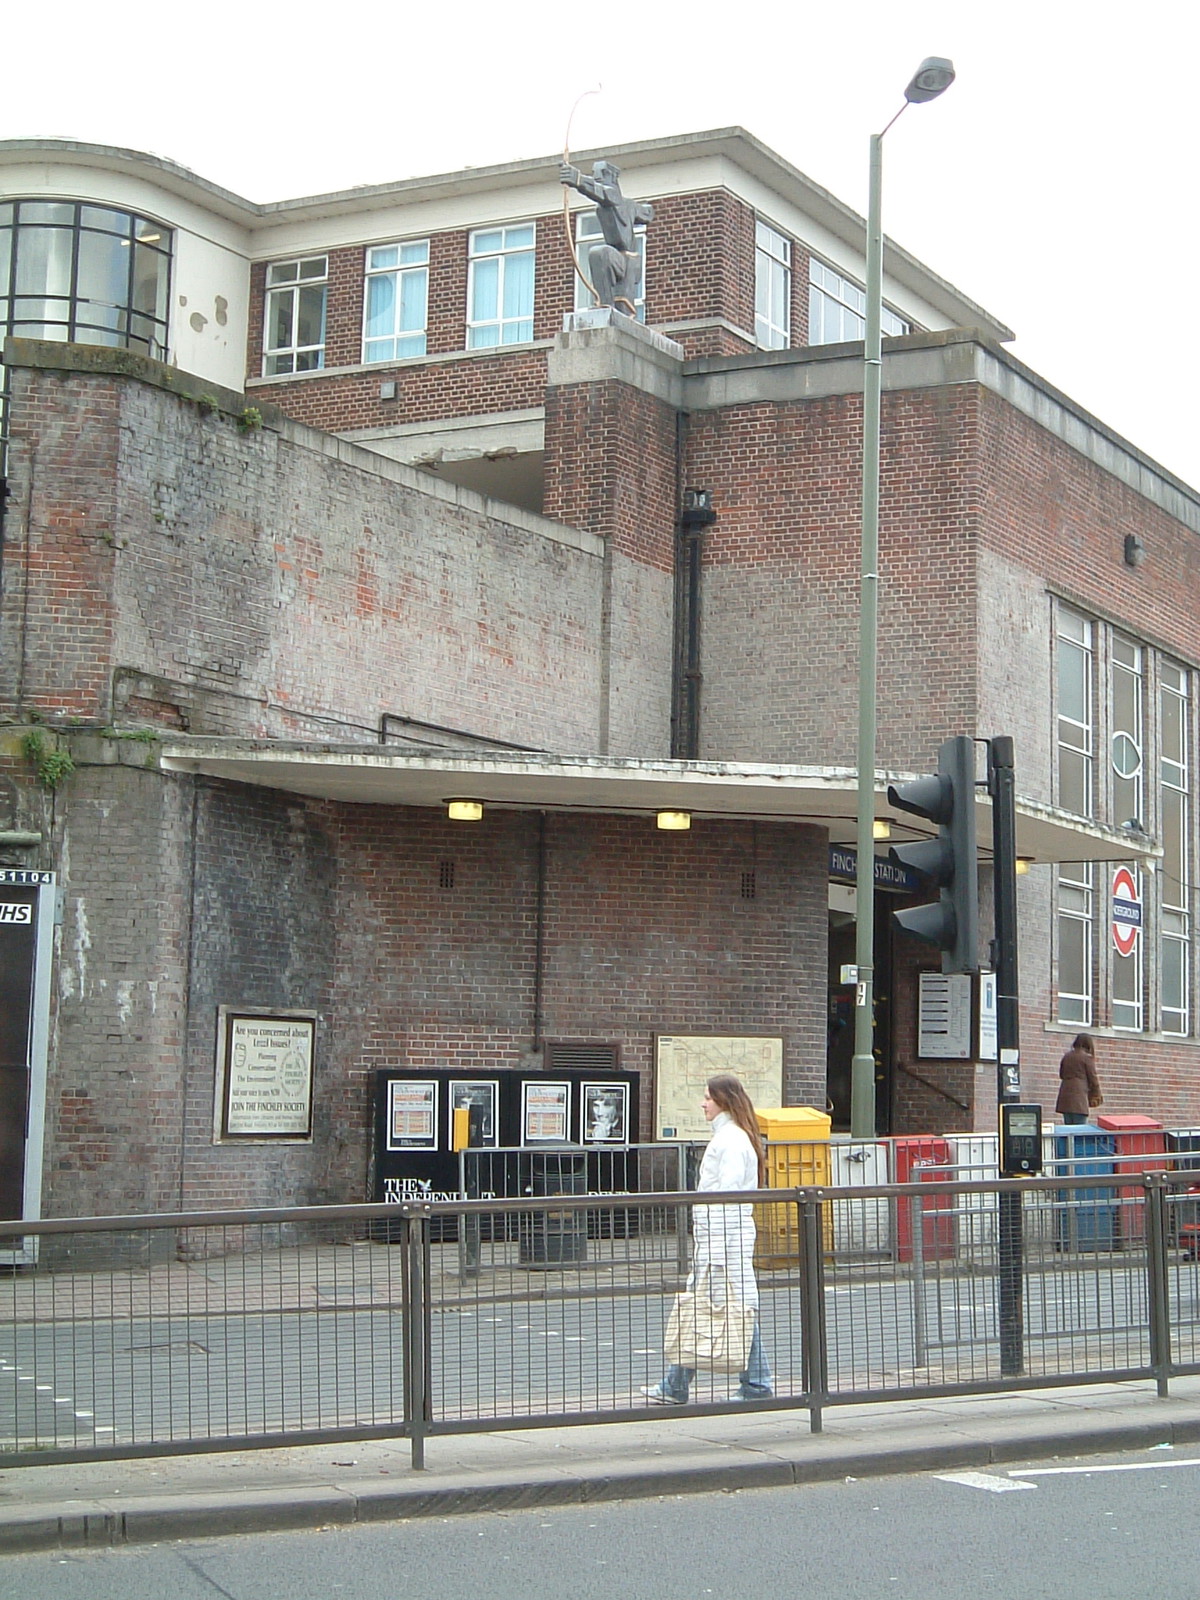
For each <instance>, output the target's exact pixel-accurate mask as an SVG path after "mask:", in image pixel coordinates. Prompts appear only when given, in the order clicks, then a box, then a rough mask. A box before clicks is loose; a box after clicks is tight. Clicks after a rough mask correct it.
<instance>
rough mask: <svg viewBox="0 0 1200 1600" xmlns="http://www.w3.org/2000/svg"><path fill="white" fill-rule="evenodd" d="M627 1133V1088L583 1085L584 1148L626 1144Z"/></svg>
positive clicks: (618, 1084) (626, 1085)
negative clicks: (586, 1146) (598, 1145)
mask: <svg viewBox="0 0 1200 1600" xmlns="http://www.w3.org/2000/svg"><path fill="white" fill-rule="evenodd" d="M628 1132H629V1085H628V1084H625V1083H585V1084H584V1085H583V1142H584V1144H627V1143H628V1142H629V1141H628Z"/></svg>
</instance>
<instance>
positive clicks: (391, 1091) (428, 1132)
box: [387, 1078, 438, 1150]
mask: <svg viewBox="0 0 1200 1600" xmlns="http://www.w3.org/2000/svg"><path fill="white" fill-rule="evenodd" d="M437 1092H438V1086H437V1083H436V1082H435V1081H434V1080H433V1079H431V1078H393V1079H392V1080H391V1082H390V1083H389V1084H388V1105H387V1147H388V1149H389V1150H436V1149H437V1142H438V1140H437Z"/></svg>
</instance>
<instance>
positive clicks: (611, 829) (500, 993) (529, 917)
mask: <svg viewBox="0 0 1200 1600" xmlns="http://www.w3.org/2000/svg"><path fill="white" fill-rule="evenodd" d="M546 830H547V833H546V874H547V876H546V900H545V935H544V960H545V970H544V976H543V989H542V1005H543V1013H542V1036H543V1037H544V1038H552V1039H601V1040H611V1041H613V1042H615V1043H617V1044H619V1046H620V1049H621V1062H622V1065H623V1066H625V1067H627V1068H629V1069H631V1070H636V1071H639V1072H641V1074H642V1077H643V1093H642V1106H641V1111H642V1131H643V1135H646V1134H648V1133H649V1131H650V1127H649V1124H650V1112H651V1101H650V1093H651V1078H650V1073H651V1067H652V1062H653V1036H654V1034H655V1033H660V1032H661V1033H717V1034H740V1033H781V1034H782V1035H783V1036H784V1039H785V1070H786V1072H787V1078H788V1085H789V1097H790V1098H791V1099H792V1100H795V1101H805V1102H807V1103H810V1104H815V1105H822V1104H823V1103H824V1081H825V1020H824V1014H825V990H824V940H825V927H824V921H825V919H824V881H823V878H822V875H821V872H820V867H821V864H822V862H823V859H824V841H823V839H822V838H821V836H820V835H819V834H818V833H816V832H815V831H811V830H801V831H800V832H799V833H797V832H796V831H795V830H793V829H790V828H780V827H775V826H764V825H760V826H759V827H757V828H755V826H754V825H753V824H750V823H731V824H719V823H711V822H698V823H697V824H696V825H695V826H693V828H692V830H691V832H690V833H689V834H687V835H676V836H673V837H670V838H668V837H667V836H666V835H663V834H659V833H658V832H657V831H656V830H655V829H654V826H653V820H652V819H651V818H648V817H647V818H623V817H611V818H603V817H600V818H597V817H572V816H566V815H551V816H549V817H548V818H547V820H546ZM444 860H450V861H453V863H454V888H453V889H451V890H444V889H441V888H439V868H440V864H441V862H442V861H444ZM340 862H341V864H340V870H339V877H338V883H339V896H340V905H339V916H338V922H339V926H340V927H341V928H342V929H343V938H342V940H341V942H340V944H339V951H338V969H339V980H338V993H337V996H336V998H335V1002H334V1006H335V1013H336V1019H337V1026H336V1028H335V1030H334V1031H335V1033H336V1036H337V1039H338V1044H337V1046H336V1049H337V1053H338V1056H339V1059H340V1060H341V1063H342V1066H343V1070H344V1072H345V1073H346V1074H347V1075H348V1077H350V1078H355V1077H357V1079H358V1081H359V1083H360V1085H361V1094H362V1096H363V1101H364V1103H365V1096H366V1093H367V1086H368V1083H369V1078H370V1074H371V1073H372V1072H373V1071H374V1070H376V1069H377V1068H380V1067H419V1066H434V1065H437V1066H443V1067H457V1066H461V1067H464V1068H465V1067H470V1068H472V1069H474V1070H480V1069H481V1068H482V1067H484V1066H485V1065H486V1066H487V1067H488V1068H490V1069H495V1068H504V1067H516V1066H520V1065H522V1064H523V1063H524V1061H525V1057H526V1054H527V1052H528V1051H529V1050H530V1049H531V1048H532V1047H533V1044H534V1031H533V1030H534V1015H533V1007H534V958H535V950H536V864H537V821H536V819H535V818H534V817H532V816H521V815H519V814H517V813H504V812H495V811H489V812H488V814H487V817H486V818H485V822H484V824H483V825H482V826H481V827H480V828H478V829H476V828H469V829H468V828H462V827H458V828H456V827H455V826H454V825H453V824H450V823H448V822H446V821H445V819H444V818H443V817H441V815H440V814H438V813H434V812H423V811H393V810H381V809H379V808H375V807H370V808H363V809H361V810H358V811H354V810H350V809H346V810H344V811H342V813H341V835H340ZM751 869H753V870H754V872H755V885H756V897H755V898H754V899H752V900H746V899H743V898H742V893H741V890H742V875H743V873H744V872H746V871H747V870H751Z"/></svg>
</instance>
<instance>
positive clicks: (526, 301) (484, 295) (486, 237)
mask: <svg viewBox="0 0 1200 1600" xmlns="http://www.w3.org/2000/svg"><path fill="white" fill-rule="evenodd" d="M534 244H535V233H534V225H533V223H532V222H525V223H520V224H519V225H516V226H513V227H506V228H481V229H479V230H478V231H476V232H475V233H473V234H472V235H471V242H470V274H469V280H468V286H467V309H468V314H467V348H468V349H470V350H480V349H487V348H488V347H489V346H494V345H502V344H523V343H525V342H526V341H528V340H530V339H532V338H533V276H534Z"/></svg>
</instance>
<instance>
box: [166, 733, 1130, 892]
mask: <svg viewBox="0 0 1200 1600" xmlns="http://www.w3.org/2000/svg"><path fill="white" fill-rule="evenodd" d="M161 764H162V768H163V770H164V771H167V772H190V773H197V774H203V775H204V776H206V777H210V778H223V779H226V780H228V781H229V782H232V783H247V784H255V785H258V786H259V787H262V788H267V789H280V790H285V791H288V792H290V793H292V794H302V795H307V796H309V797H310V798H313V799H320V800H335V801H339V802H341V803H344V804H348V805H392V806H430V807H433V806H436V807H441V806H443V805H444V804H445V802H446V801H447V800H448V799H451V798H455V797H461V798H469V799H473V800H481V801H482V802H483V803H484V805H485V806H494V807H496V808H497V809H501V810H532V811H582V812H603V813H609V814H620V815H627V816H637V815H653V814H654V813H655V812H657V811H660V810H664V811H689V812H691V813H692V815H693V817H695V818H712V819H716V820H722V819H731V820H732V819H743V820H752V821H773V822H796V823H807V824H810V825H812V826H815V827H821V828H826V829H827V830H828V832H829V838H830V842H831V843H835V844H846V843H852V842H853V840H854V837H855V814H856V780H855V774H854V771H853V769H852V768H844V767H804V766H786V767H781V766H766V765H759V764H755V763H747V762H723V761H668V760H661V761H641V760H632V759H622V758H617V757H603V756H569V755H550V754H542V753H536V754H535V753H526V752H518V753H514V752H511V751H489V750H478V751H474V750H473V751H470V752H466V753H460V752H447V751H440V750H439V751H436V752H429V753H425V754H420V755H414V754H412V753H410V752H408V751H404V752H399V751H395V750H392V749H389V748H388V747H387V746H386V745H379V746H376V745H361V744H355V745H313V744H289V743H286V742H280V741H276V740H269V741H268V740H262V741H258V740H242V739H222V738H215V739H206V738H202V737H194V738H174V739H171V738H168V739H165V740H164V741H163V744H162V747H161ZM913 776H916V774H913V773H907V772H904V773H900V772H894V773H893V772H889V773H881V774H880V775H879V778H878V780H877V783H876V795H877V799H876V806H875V815H876V816H877V817H879V818H885V817H886V818H888V819H889V821H890V822H891V823H892V838H893V839H897V840H899V839H912V838H920V837H922V836H923V833H927V832H928V831H929V830H928V829H925V830H922V828H921V826H920V823H919V819H914V818H912V817H909V816H906V815H905V814H904V813H903V812H900V811H897V810H895V809H894V808H893V807H891V806H889V805H888V803H887V798H886V788H887V785H888V784H889V783H892V782H903V781H905V780H907V779H909V778H912V777H913ZM975 814H976V831H977V834H978V839H979V847H980V850H981V852H982V853H984V854H987V853H988V852H989V851H990V848H991V840H992V821H991V802H990V800H989V798H988V796H987V795H986V793H985V792H983V791H982V790H981V791H980V792H979V798H978V801H977V805H976V813H975ZM1017 850H1018V853H1019V854H1020V855H1021V856H1023V857H1026V858H1028V859H1029V860H1030V861H1033V862H1054V861H1136V860H1143V859H1145V858H1147V857H1153V856H1155V855H1158V854H1161V850H1160V849H1159V847H1157V846H1156V845H1155V843H1154V841H1153V840H1152V839H1149V838H1148V837H1146V836H1145V835H1143V834H1139V833H1131V832H1129V831H1127V830H1126V829H1123V828H1108V827H1104V826H1101V825H1100V824H1097V823H1094V822H1090V821H1087V820H1086V819H1084V818H1081V817H1076V816H1074V815H1072V814H1071V813H1070V812H1066V811H1060V810H1057V809H1056V808H1054V807H1053V806H1048V805H1044V804H1042V803H1041V802H1039V801H1036V800H1027V799H1021V798H1019V797H1018V799H1017Z"/></svg>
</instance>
